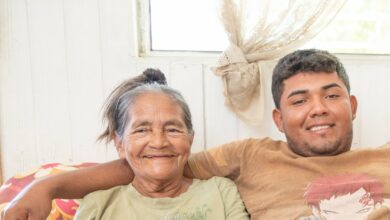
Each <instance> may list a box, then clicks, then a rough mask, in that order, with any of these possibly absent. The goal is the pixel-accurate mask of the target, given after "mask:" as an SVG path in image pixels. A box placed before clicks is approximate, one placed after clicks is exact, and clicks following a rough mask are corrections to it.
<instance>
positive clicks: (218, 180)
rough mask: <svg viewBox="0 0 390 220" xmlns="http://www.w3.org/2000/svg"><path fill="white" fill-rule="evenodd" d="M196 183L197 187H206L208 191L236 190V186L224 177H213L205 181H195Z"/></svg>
mask: <svg viewBox="0 0 390 220" xmlns="http://www.w3.org/2000/svg"><path fill="white" fill-rule="evenodd" d="M195 181H197V183H196V184H197V185H199V186H203V187H207V188H208V189H212V188H215V189H217V190H218V191H221V190H224V189H226V188H236V184H235V183H234V182H233V181H232V180H231V179H228V178H226V177H220V176H213V177H211V178H210V179H207V180H199V179H195Z"/></svg>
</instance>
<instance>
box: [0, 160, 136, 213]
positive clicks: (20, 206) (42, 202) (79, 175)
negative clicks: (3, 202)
mask: <svg viewBox="0 0 390 220" xmlns="http://www.w3.org/2000/svg"><path fill="white" fill-rule="evenodd" d="M133 178H134V174H133V171H132V170H131V168H130V166H129V165H128V163H127V161H126V160H124V159H121V160H115V161H112V162H108V163H103V164H99V165H96V166H92V167H87V168H81V169H78V170H75V171H69V172H65V173H60V174H57V175H53V176H49V177H45V178H42V179H38V180H37V181H34V182H33V183H32V184H30V185H29V186H28V187H27V188H26V189H24V190H23V191H22V192H21V193H20V194H19V195H18V196H17V197H16V198H15V199H14V200H13V201H12V202H11V203H10V205H9V206H8V207H7V208H6V210H5V212H4V213H3V214H4V216H3V217H4V218H3V219H4V220H13V219H21V220H24V219H25V220H27V219H28V220H41V219H45V218H46V217H47V216H48V214H49V213H50V210H51V200H52V199H55V198H63V199H72V198H73V199H74V198H82V197H83V196H85V195H86V194H88V193H90V192H93V191H96V190H101V189H108V188H111V187H114V186H117V185H124V184H129V183H130V182H131V181H132V180H133Z"/></svg>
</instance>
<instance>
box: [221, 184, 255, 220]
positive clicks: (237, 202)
mask: <svg viewBox="0 0 390 220" xmlns="http://www.w3.org/2000/svg"><path fill="white" fill-rule="evenodd" d="M215 181H216V183H217V185H218V188H219V191H220V193H221V196H222V200H223V203H224V208H225V217H226V220H238V219H239V220H247V219H249V215H248V213H247V211H246V209H245V206H244V203H243V202H242V200H241V197H240V194H239V193H238V190H237V186H236V184H234V182H233V181H231V180H229V179H226V178H222V177H217V178H215Z"/></svg>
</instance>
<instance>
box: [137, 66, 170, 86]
mask: <svg viewBox="0 0 390 220" xmlns="http://www.w3.org/2000/svg"><path fill="white" fill-rule="evenodd" d="M142 75H144V77H145V82H144V83H158V84H161V85H167V80H166V78H165V75H164V73H163V72H161V71H160V70H159V69H151V68H149V69H146V70H145V71H144V72H143V73H142Z"/></svg>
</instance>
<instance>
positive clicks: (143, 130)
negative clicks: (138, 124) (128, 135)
mask: <svg viewBox="0 0 390 220" xmlns="http://www.w3.org/2000/svg"><path fill="white" fill-rule="evenodd" d="M147 131H148V129H146V128H139V129H136V130H134V133H145V132H147Z"/></svg>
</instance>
